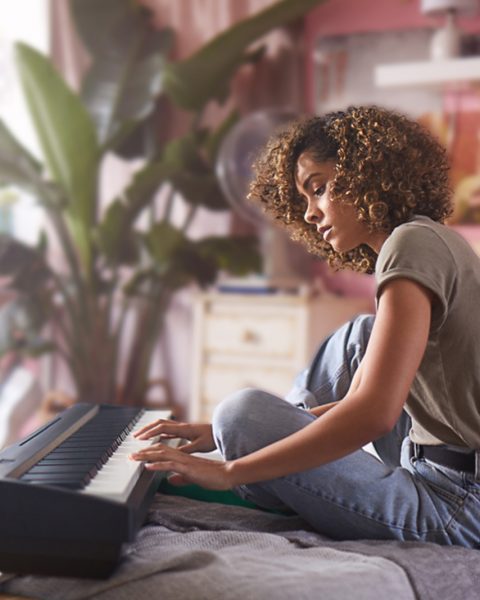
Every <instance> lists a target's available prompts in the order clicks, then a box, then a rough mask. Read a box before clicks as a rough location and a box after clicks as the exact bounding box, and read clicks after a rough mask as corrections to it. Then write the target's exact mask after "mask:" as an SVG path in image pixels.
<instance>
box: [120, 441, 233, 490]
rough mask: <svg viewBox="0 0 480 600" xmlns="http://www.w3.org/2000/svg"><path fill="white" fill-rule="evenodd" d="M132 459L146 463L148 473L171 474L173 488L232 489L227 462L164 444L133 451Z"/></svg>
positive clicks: (170, 479)
mask: <svg viewBox="0 0 480 600" xmlns="http://www.w3.org/2000/svg"><path fill="white" fill-rule="evenodd" d="M130 458H131V459H132V460H138V461H142V462H144V463H145V468H146V469H148V470H149V471H172V472H173V474H172V475H169V477H168V481H169V482H170V483H172V484H173V485H185V484H188V483H195V484H197V485H200V486H202V487H204V488H206V489H209V490H229V489H231V488H232V483H231V482H230V474H229V465H230V464H231V463H229V462H228V461H219V460H211V459H208V458H200V457H198V456H192V455H190V454H186V453H185V452H180V451H179V450H176V449H175V448H170V447H168V446H166V445H165V444H161V443H159V444H152V445H151V446H149V447H148V448H144V449H143V450H139V451H138V452H134V453H133V454H131V455H130Z"/></svg>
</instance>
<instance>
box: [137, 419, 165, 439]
mask: <svg viewBox="0 0 480 600" xmlns="http://www.w3.org/2000/svg"><path fill="white" fill-rule="evenodd" d="M166 422H168V421H167V420H166V419H157V420H156V421H152V422H151V423H147V424H146V425H144V426H143V427H140V429H138V430H137V431H135V432H134V434H133V435H134V437H137V436H139V435H142V434H144V433H146V432H148V431H150V430H151V429H152V428H153V427H158V425H161V424H162V423H166Z"/></svg>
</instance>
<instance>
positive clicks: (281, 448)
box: [142, 279, 431, 489]
mask: <svg viewBox="0 0 480 600" xmlns="http://www.w3.org/2000/svg"><path fill="white" fill-rule="evenodd" d="M430 317H431V294H430V292H429V291H428V290H426V289H425V288H423V287H422V286H421V285H419V284H417V283H415V282H413V281H411V280H408V279H396V280H393V281H391V282H389V283H387V284H385V286H384V288H383V291H382V294H381V297H380V300H379V306H378V312H377V317H376V320H375V325H374V327H373V330H372V334H371V337H370V340H369V343H368V347H367V351H366V353H365V356H364V358H363V360H362V364H361V366H360V368H359V369H358V370H357V372H356V373H355V376H354V378H353V381H352V384H351V386H350V389H349V391H348V393H347V395H346V396H345V398H344V399H343V400H342V401H341V402H338V403H336V404H335V405H334V406H332V407H330V409H329V410H328V411H327V412H326V413H325V414H323V415H322V416H321V417H319V418H317V419H316V420H315V421H313V422H312V423H310V424H309V425H308V426H306V427H304V428H303V429H301V430H300V431H297V432H296V433H294V434H292V435H290V436H288V437H286V438H284V439H282V440H279V441H278V442H275V443H274V444H271V445H269V446H267V447H265V448H262V449H261V450H258V451H256V452H253V453H252V454H249V455H247V456H244V457H242V458H239V459H237V460H233V461H228V462H226V463H220V464H218V465H216V466H209V465H204V469H202V465H201V464H200V463H193V462H190V461H192V460H193V459H194V458H195V457H188V456H185V457H184V458H183V457H182V459H181V460H180V459H179V460H178V461H177V460H175V458H176V455H173V454H172V453H171V449H169V450H170V452H165V453H164V456H163V458H161V457H160V456H159V455H158V454H155V453H154V451H153V450H151V451H149V450H145V451H144V453H143V454H142V456H143V457H144V458H143V460H152V461H157V460H160V462H158V463H157V462H155V465H157V466H152V467H151V468H162V469H170V470H173V471H176V472H177V473H180V474H181V477H180V479H181V480H182V481H195V482H197V483H200V484H201V485H205V486H207V487H210V486H215V487H217V488H218V489H222V488H220V486H224V488H223V489H225V488H227V487H233V486H236V485H240V484H248V483H255V482H257V481H265V480H269V479H274V478H276V477H282V476H284V475H288V474H291V473H294V472H298V471H303V470H306V469H310V468H313V467H317V466H320V465H322V464H325V463H328V462H331V461H334V460H337V459H339V458H342V457H343V456H346V455H347V454H350V453H351V452H354V451H355V450H358V449H359V448H361V447H362V446H364V445H365V444H366V443H368V442H371V441H372V440H374V439H376V438H378V437H380V436H381V435H384V434H385V433H386V432H388V431H390V430H391V429H392V428H393V426H394V425H395V423H396V421H397V420H398V418H399V416H400V414H401V411H402V408H403V405H404V403H405V401H406V399H407V396H408V392H409V389H410V386H411V384H412V381H413V378H414V376H415V374H416V372H417V370H418V367H419V365H420V362H421V360H422V357H423V354H424V352H425V348H426V344H427V340H428V332H429V327H430ZM188 459H190V460H188ZM206 462H211V461H206ZM202 471H203V472H202Z"/></svg>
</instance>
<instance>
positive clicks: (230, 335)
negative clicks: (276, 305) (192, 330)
mask: <svg viewBox="0 0 480 600" xmlns="http://www.w3.org/2000/svg"><path fill="white" fill-rule="evenodd" d="M295 335H298V320H297V319H296V318H295V315H291V314H290V315H289V316H287V317H285V316H284V315H276V314H273V315H268V314H265V315H240V314H233V315H228V314H225V315H220V314H217V315H215V314H212V315H209V316H208V317H207V319H206V328H205V350H206V351H207V352H228V353H231V354H239V355H248V356H250V355H252V354H256V355H261V356H263V357H269V356H270V357H278V358H286V357H289V356H291V355H292V353H293V351H294V349H295V347H296V344H295Z"/></svg>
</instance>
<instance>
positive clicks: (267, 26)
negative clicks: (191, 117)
mask: <svg viewBox="0 0 480 600" xmlns="http://www.w3.org/2000/svg"><path fill="white" fill-rule="evenodd" d="M322 2H325V0H281V1H280V2H275V3H274V4H273V5H272V6H271V7H269V8H267V9H265V10H263V11H262V12H260V13H258V14H256V15H254V16H252V17H250V18H248V19H244V20H243V21H240V22H239V23H237V24H236V25H233V26H232V27H230V28H229V29H227V30H226V31H224V32H223V33H221V34H220V35H218V36H216V37H215V38H214V39H213V40H212V41H211V42H209V43H207V44H206V45H204V46H202V48H200V50H198V51H197V52H196V53H195V54H193V55H192V56H191V57H190V58H188V59H186V60H183V61H179V62H176V63H170V64H168V65H167V66H166V68H165V79H164V90H165V91H166V93H167V94H168V95H169V96H170V97H171V98H172V100H173V101H174V102H175V103H176V104H178V105H179V106H181V107H183V108H185V109H187V110H200V109H201V108H202V107H203V106H204V105H205V104H206V103H207V102H208V101H209V100H212V99H217V100H219V101H222V100H223V99H224V97H225V90H226V86H227V85H228V82H229V80H230V79H231V77H232V75H233V74H234V73H235V71H236V69H237V68H238V66H239V65H240V64H241V63H242V62H243V61H244V60H245V57H244V53H245V51H246V49H247V48H248V46H249V45H250V44H251V43H252V42H254V41H255V40H257V39H258V38H260V37H261V36H262V35H264V34H266V33H267V32H268V31H270V30H271V29H273V28H275V27H279V26H281V25H284V24H286V23H288V22H290V21H292V20H294V19H297V18H299V17H301V16H303V15H304V14H305V13H306V12H307V11H309V10H310V9H311V8H313V7H314V6H316V5H317V4H321V3H322ZM248 58H249V59H250V58H251V57H250V56H248Z"/></svg>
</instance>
